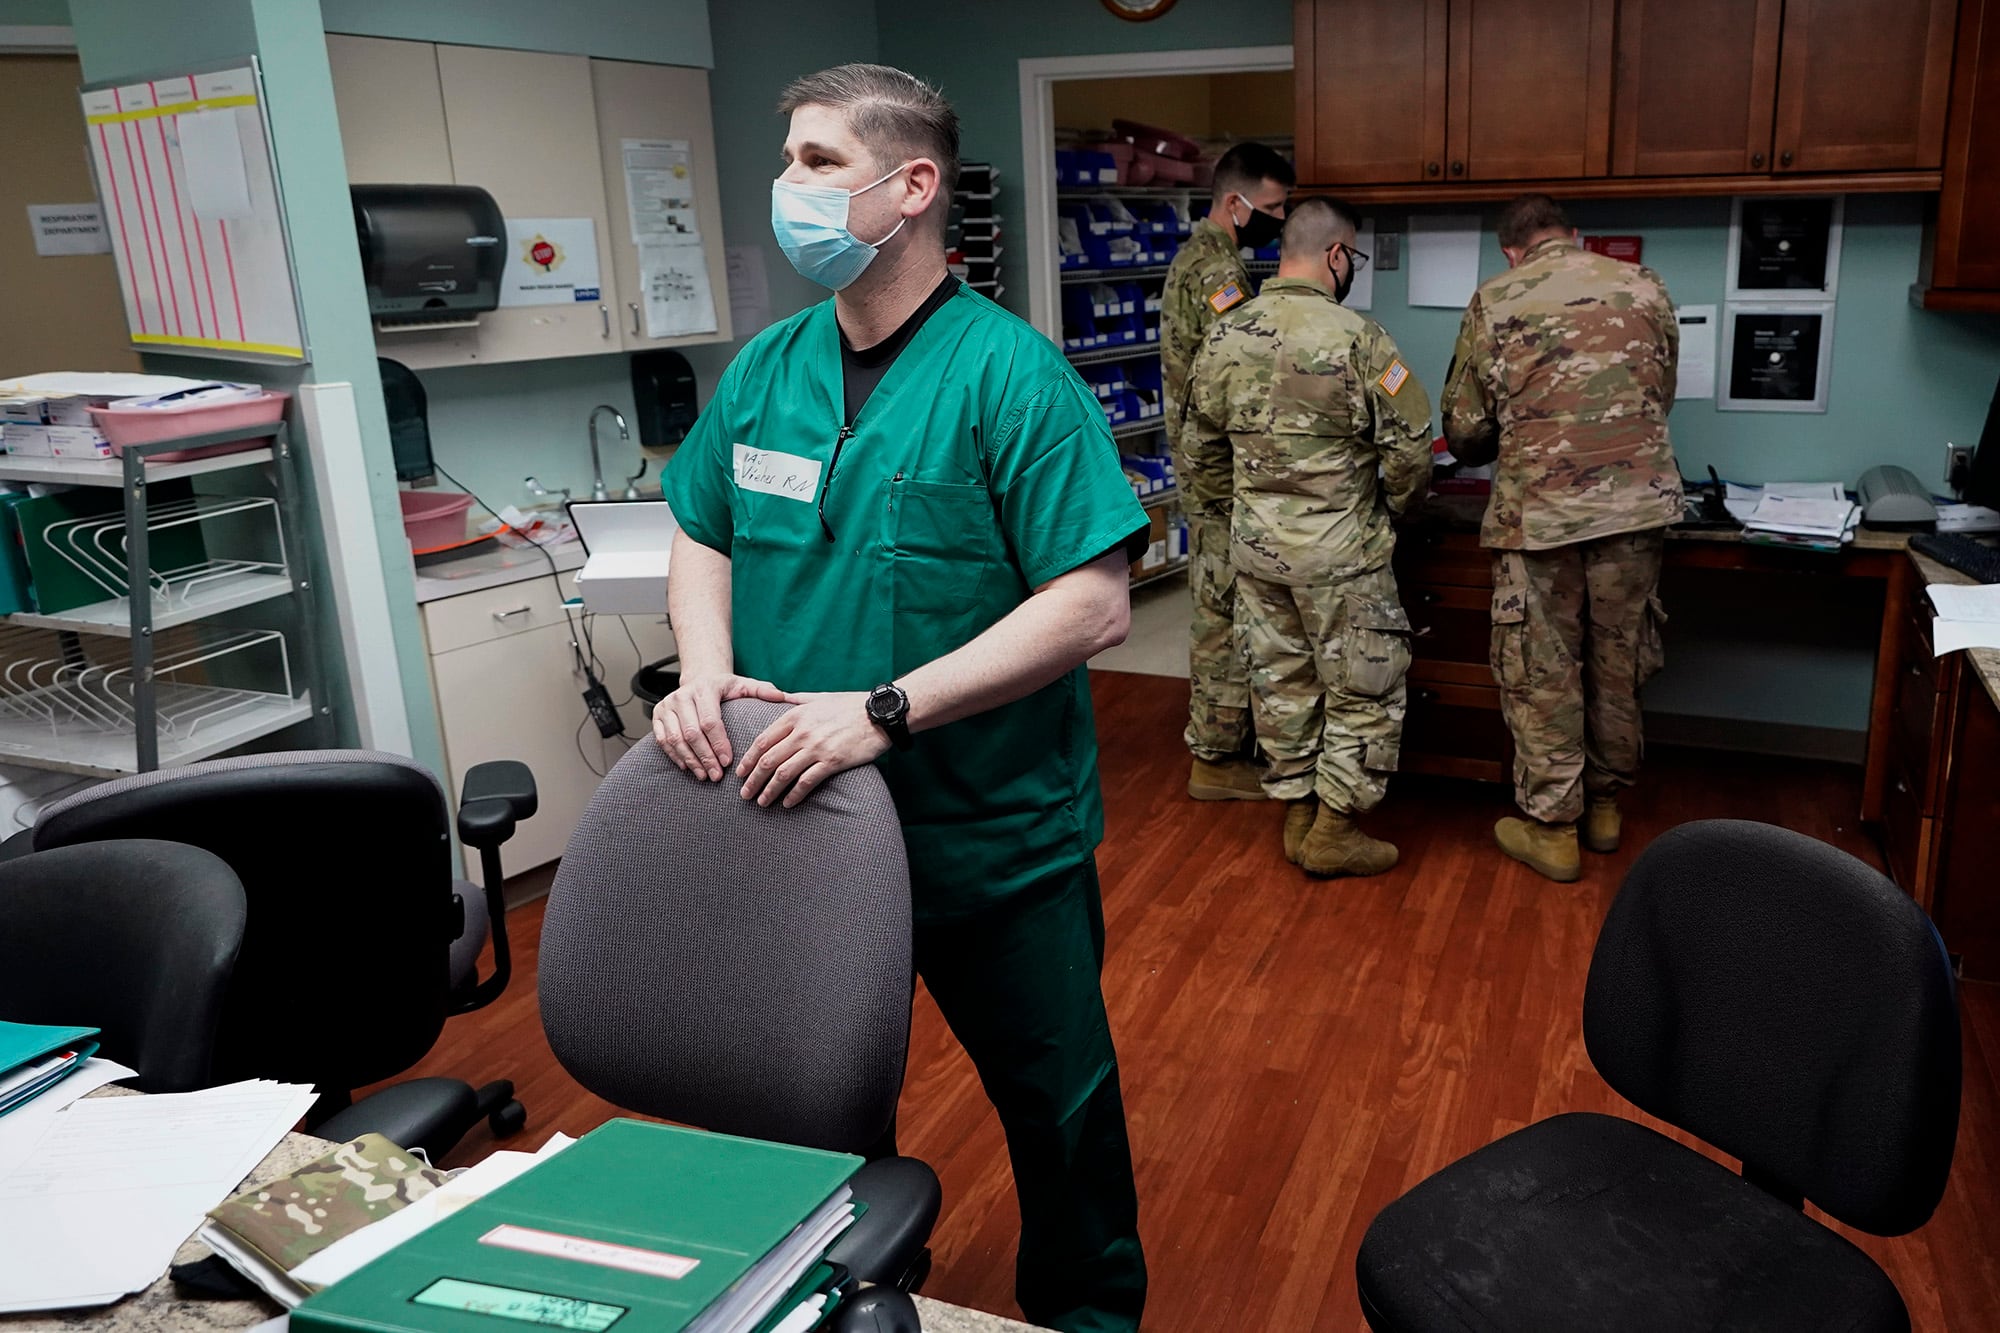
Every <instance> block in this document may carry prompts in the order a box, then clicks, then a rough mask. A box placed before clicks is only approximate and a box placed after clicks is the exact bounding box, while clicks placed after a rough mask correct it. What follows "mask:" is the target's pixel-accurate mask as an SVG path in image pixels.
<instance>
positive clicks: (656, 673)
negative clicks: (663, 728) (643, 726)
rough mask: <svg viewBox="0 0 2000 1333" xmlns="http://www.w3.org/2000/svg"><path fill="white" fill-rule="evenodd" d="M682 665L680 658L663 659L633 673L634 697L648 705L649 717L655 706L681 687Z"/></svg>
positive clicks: (649, 663)
mask: <svg viewBox="0 0 2000 1333" xmlns="http://www.w3.org/2000/svg"><path fill="white" fill-rule="evenodd" d="M680 665H681V659H680V658H678V657H663V658H661V659H660V660H659V661H657V662H648V663H647V664H646V665H645V666H642V667H640V668H639V669H638V670H637V671H635V672H633V673H632V697H633V698H634V699H637V700H638V701H639V702H640V703H642V704H644V705H646V712H647V713H648V714H649V715H650V714H651V713H652V711H653V707H654V705H655V704H657V703H659V702H660V700H662V699H664V698H666V697H667V696H668V695H670V694H672V693H673V692H674V691H675V690H677V689H679V688H680V687H681V673H680Z"/></svg>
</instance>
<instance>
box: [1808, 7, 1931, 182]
mask: <svg viewBox="0 0 2000 1333" xmlns="http://www.w3.org/2000/svg"><path fill="white" fill-rule="evenodd" d="M1957 13H1958V0H1785V28H1784V39H1783V42H1782V45H1781V47H1780V55H1779V64H1778V114H1777V133H1776V136H1775V138H1776V142H1775V144H1774V147H1775V150H1776V152H1777V155H1778V158H1777V164H1776V166H1777V170H1779V171H1781V172H1784V171H1888V170H1895V169H1898V168H1904V169H1912V170H1922V171H1928V170H1935V169H1936V168H1937V166H1938V164H1939V161H1940V159H1941V157H1942V154H1943V151H1944V123H1945V99H1946V95H1947V92H1948V89H1949V85H1950V81H1951V57H1952V29H1953V26H1954V23H1955V21H1956V18H1957Z"/></svg>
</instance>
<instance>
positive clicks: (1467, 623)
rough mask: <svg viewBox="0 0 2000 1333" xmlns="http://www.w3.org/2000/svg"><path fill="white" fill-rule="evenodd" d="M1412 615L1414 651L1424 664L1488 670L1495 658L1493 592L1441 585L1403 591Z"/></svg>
mask: <svg viewBox="0 0 2000 1333" xmlns="http://www.w3.org/2000/svg"><path fill="white" fill-rule="evenodd" d="M1402 596H1403V607H1404V609H1405V610H1407V611H1408V612H1409V613H1410V629H1411V631H1412V635H1413V637H1412V638H1411V640H1410V651H1411V652H1412V653H1413V654H1414V655H1415V657H1416V659H1417V660H1418V661H1420V662H1463V663H1467V664H1470V665H1473V666H1477V667H1479V668H1481V669H1482V670H1484V669H1485V668H1486V666H1487V663H1488V661H1489V660H1490V658H1491V654H1490V652H1489V645H1490V644H1491V641H1492V637H1493V634H1492V629H1493V607H1492V602H1493V593H1492V591H1491V590H1490V589H1487V588H1467V587H1458V586H1453V585H1451V584H1445V583H1439V584H1431V585H1428V586H1422V587H1411V588H1405V589H1403V590H1402Z"/></svg>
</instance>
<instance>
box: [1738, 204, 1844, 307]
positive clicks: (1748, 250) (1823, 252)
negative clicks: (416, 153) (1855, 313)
mask: <svg viewBox="0 0 2000 1333" xmlns="http://www.w3.org/2000/svg"><path fill="white" fill-rule="evenodd" d="M1841 204H1842V200H1841V197H1840V196H1839V195H1825V196H1820V197H1815V198H1810V199H1790V198H1785V199H1738V200H1736V201H1735V204H1734V206H1733V207H1732V208H1731V209H1730V213H1729V272H1728V275H1727V278H1726V281H1725V284H1724V295H1725V296H1727V297H1728V299H1729V300H1732V301H1736V300H1744V301H1831V300H1832V299H1833V298H1834V295H1835V293H1836V291H1837V290H1838V289H1839V286H1840V221H1841V212H1842V207H1841Z"/></svg>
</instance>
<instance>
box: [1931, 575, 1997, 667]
mask: <svg viewBox="0 0 2000 1333" xmlns="http://www.w3.org/2000/svg"><path fill="white" fill-rule="evenodd" d="M1924 591H1925V592H1927V593H1929V594H1930V597H1931V605H1932V606H1934V607H1936V608H1937V619H1936V620H1934V621H1932V622H1931V650H1932V652H1933V653H1935V654H1936V655H1937V656H1939V657H1942V656H1944V655H1945V654H1946V653H1949V652H1952V651H1954V650H1956V649H1959V648H2000V583H1975V584H1970V585H1967V584H1958V583H1933V584H1931V585H1930V586H1929V587H1927V588H1925V589H1924Z"/></svg>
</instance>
